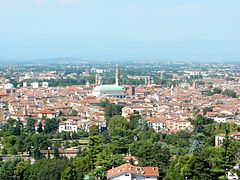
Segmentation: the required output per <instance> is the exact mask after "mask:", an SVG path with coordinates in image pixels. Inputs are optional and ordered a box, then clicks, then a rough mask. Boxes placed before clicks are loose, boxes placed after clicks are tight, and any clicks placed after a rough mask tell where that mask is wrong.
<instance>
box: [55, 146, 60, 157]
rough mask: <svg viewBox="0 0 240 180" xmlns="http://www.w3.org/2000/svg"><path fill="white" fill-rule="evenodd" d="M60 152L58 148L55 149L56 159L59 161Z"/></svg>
mask: <svg viewBox="0 0 240 180" xmlns="http://www.w3.org/2000/svg"><path fill="white" fill-rule="evenodd" d="M59 157H60V156H59V151H58V148H54V158H56V159H59Z"/></svg>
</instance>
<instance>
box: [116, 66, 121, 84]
mask: <svg viewBox="0 0 240 180" xmlns="http://www.w3.org/2000/svg"><path fill="white" fill-rule="evenodd" d="M115 83H116V85H118V86H119V85H120V68H119V66H118V64H117V65H116V72H115Z"/></svg>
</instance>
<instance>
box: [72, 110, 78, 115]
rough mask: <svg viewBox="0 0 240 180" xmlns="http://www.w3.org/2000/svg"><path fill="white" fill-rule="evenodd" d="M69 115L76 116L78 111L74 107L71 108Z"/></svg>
mask: <svg viewBox="0 0 240 180" xmlns="http://www.w3.org/2000/svg"><path fill="white" fill-rule="evenodd" d="M70 115H71V116H77V115H78V112H77V111H76V110H75V109H74V110H72V112H71V113H70Z"/></svg>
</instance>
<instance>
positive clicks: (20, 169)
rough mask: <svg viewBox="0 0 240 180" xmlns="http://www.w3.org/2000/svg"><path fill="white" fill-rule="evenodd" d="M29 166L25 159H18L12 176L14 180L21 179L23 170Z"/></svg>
mask: <svg viewBox="0 0 240 180" xmlns="http://www.w3.org/2000/svg"><path fill="white" fill-rule="evenodd" d="M29 166H30V163H29V162H28V161H25V160H23V161H20V162H19V163H18V164H17V165H16V168H15V171H14V176H13V178H14V179H15V180H22V179H24V172H25V171H26V170H27V169H28V168H29Z"/></svg>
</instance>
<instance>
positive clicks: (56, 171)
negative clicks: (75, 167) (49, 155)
mask: <svg viewBox="0 0 240 180" xmlns="http://www.w3.org/2000/svg"><path fill="white" fill-rule="evenodd" d="M66 167H67V163H66V162H65V161H63V160H59V159H42V160H39V161H37V162H36V163H34V164H33V165H31V166H30V168H28V169H27V170H26V171H25V172H24V179H26V180H27V179H36V180H39V179H41V180H49V179H51V180H59V179H60V178H61V173H62V172H63V171H64V170H65V169H66Z"/></svg>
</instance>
